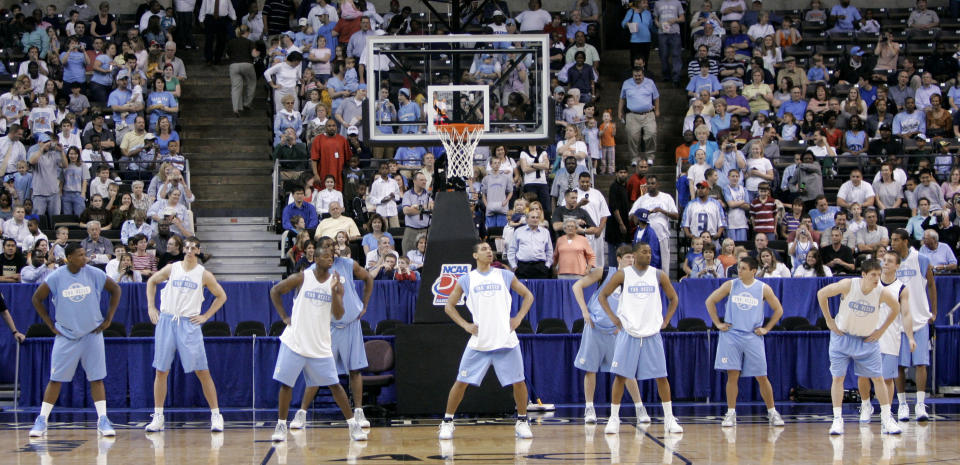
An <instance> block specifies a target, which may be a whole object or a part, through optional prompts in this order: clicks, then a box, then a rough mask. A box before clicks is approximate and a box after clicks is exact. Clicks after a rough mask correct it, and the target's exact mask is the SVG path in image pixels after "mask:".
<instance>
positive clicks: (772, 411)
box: [767, 407, 777, 415]
mask: <svg viewBox="0 0 960 465" xmlns="http://www.w3.org/2000/svg"><path fill="white" fill-rule="evenodd" d="M774 413H777V408H776V407H773V408H768V409H767V415H773V414H774Z"/></svg>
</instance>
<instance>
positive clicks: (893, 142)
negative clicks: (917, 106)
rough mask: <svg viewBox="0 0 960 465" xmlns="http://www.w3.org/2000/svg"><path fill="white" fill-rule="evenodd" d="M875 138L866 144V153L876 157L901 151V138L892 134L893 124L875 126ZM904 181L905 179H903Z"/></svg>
mask: <svg viewBox="0 0 960 465" xmlns="http://www.w3.org/2000/svg"><path fill="white" fill-rule="evenodd" d="M877 134H878V135H879V136H880V137H879V138H877V139H874V140H872V141H870V145H868V146H867V154H868V155H874V156H877V157H886V156H888V155H891V154H900V153H903V139H901V138H900V137H899V136H894V135H893V124H892V122H891V124H887V123H884V124H881V125H880V126H878V127H877ZM903 181H904V182H906V179H905V178H904V180H903Z"/></svg>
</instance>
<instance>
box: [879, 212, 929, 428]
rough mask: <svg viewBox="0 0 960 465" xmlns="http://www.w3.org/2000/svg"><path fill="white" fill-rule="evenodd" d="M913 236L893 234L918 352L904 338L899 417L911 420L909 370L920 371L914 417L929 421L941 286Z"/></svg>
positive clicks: (901, 352) (891, 239)
mask: <svg viewBox="0 0 960 465" xmlns="http://www.w3.org/2000/svg"><path fill="white" fill-rule="evenodd" d="M909 241H910V233H908V232H907V231H906V230H905V229H897V230H894V231H893V232H892V233H891V234H890V248H891V249H893V250H894V251H896V252H897V254H899V255H900V268H898V269H897V279H899V280H900V282H902V283H903V285H904V286H905V287H906V288H907V290H908V291H910V316H911V317H913V339H914V341H915V342H916V349H915V350H912V351H911V350H910V344H909V341H908V340H907V335H906V334H904V335H903V336H900V376H899V377H898V378H897V401H898V403H899V404H900V406H899V407H898V408H897V418H898V419H899V420H900V421H907V420H910V407H908V406H907V391H906V379H905V378H906V371H907V368H908V367H910V366H913V367H915V368H916V370H917V372H916V382H917V404H916V406H915V407H914V410H913V413H914V418H915V419H916V420H917V421H926V420H927V404H926V403H925V402H924V401H925V400H926V396H927V367H928V366H929V365H930V326H929V325H932V324H933V323H934V322H935V321H936V320H937V286H936V283H934V280H933V267H932V266H930V260H928V259H927V257H924V256H923V255H920V253H919V252H917V249H914V248H912V247H910V242H909Z"/></svg>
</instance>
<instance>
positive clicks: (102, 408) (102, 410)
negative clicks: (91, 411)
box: [93, 400, 107, 417]
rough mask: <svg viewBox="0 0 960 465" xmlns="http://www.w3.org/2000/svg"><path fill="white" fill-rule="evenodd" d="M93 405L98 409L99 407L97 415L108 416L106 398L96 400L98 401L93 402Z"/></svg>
mask: <svg viewBox="0 0 960 465" xmlns="http://www.w3.org/2000/svg"><path fill="white" fill-rule="evenodd" d="M93 406H94V407H96V409H97V416H98V417H105V416H107V401H105V400H98V401H96V402H94V403H93Z"/></svg>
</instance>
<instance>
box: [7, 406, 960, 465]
mask: <svg viewBox="0 0 960 465" xmlns="http://www.w3.org/2000/svg"><path fill="white" fill-rule="evenodd" d="M785 419H786V420H787V421H788V423H787V425H786V427H784V428H771V427H769V426H767V425H766V424H765V423H762V422H761V420H762V419H761V418H760V417H741V418H740V424H739V426H737V427H736V428H731V429H729V430H728V431H722V430H721V428H720V427H719V424H718V422H719V419H718V418H716V417H699V418H697V417H689V418H681V421H683V426H684V428H685V430H686V431H685V432H684V434H682V435H670V436H668V437H666V438H664V435H663V427H662V425H661V424H658V423H654V424H652V425H650V426H649V427H647V428H637V427H635V426H632V425H630V424H628V423H626V422H625V423H624V424H623V425H621V432H620V434H619V435H604V433H603V428H604V425H603V424H600V425H584V424H583V423H582V422H580V421H579V420H578V419H564V418H549V419H545V420H543V421H542V422H540V423H534V424H533V428H532V429H533V433H534V439H532V440H525V441H517V440H515V439H514V436H513V426H512V423H511V422H510V421H509V420H506V419H503V420H489V421H479V422H478V421H467V422H463V423H458V426H457V430H456V432H455V439H454V440H453V441H443V442H442V443H441V441H438V440H437V436H436V434H437V428H436V420H412V421H403V420H397V421H394V422H393V423H392V424H391V426H389V427H387V426H381V427H374V428H373V429H372V430H371V431H370V440H369V441H367V442H366V443H360V442H353V443H351V442H349V441H348V439H347V430H346V427H345V425H344V424H343V423H342V422H339V423H337V422H312V423H311V424H310V427H309V428H308V429H307V430H306V431H300V432H296V433H291V435H290V436H289V438H288V440H287V442H286V443H280V444H273V443H271V442H270V435H271V434H272V432H273V423H272V422H270V421H259V420H257V421H228V422H227V430H226V432H224V433H220V434H211V433H210V432H208V431H206V429H205V428H206V427H207V425H206V423H205V422H203V421H198V422H193V423H190V422H187V423H182V422H178V423H176V424H171V422H169V421H168V429H167V430H166V431H164V432H163V433H154V434H151V435H150V437H149V438H148V436H147V435H145V434H144V432H143V430H142V428H143V425H145V424H146V422H145V421H132V422H128V423H118V424H116V425H115V426H116V428H117V437H116V439H115V440H110V441H108V440H103V439H98V438H97V434H96V431H95V429H93V428H94V424H93V422H91V421H86V420H85V421H78V422H74V423H57V422H54V423H52V424H51V428H50V431H49V433H48V435H47V437H46V438H44V439H43V440H33V441H31V440H30V439H29V438H28V437H27V432H28V430H29V428H30V426H31V424H30V423H27V422H23V421H22V420H21V421H20V422H18V423H4V424H0V463H2V464H16V465H20V464H41V465H54V464H56V465H61V464H97V465H107V464H136V465H166V464H169V465H175V464H224V465H240V464H252V465H257V464H278V463H279V464H285V463H289V464H337V463H357V464H364V463H369V464H392V463H400V462H413V463H424V464H436V463H443V464H452V463H462V464H511V463H512V464H530V465H535V464H617V463H620V464H640V463H644V464H647V463H673V464H689V463H697V464H700V463H710V464H829V463H833V464H841V463H842V464H901V465H905V464H915V463H960V447H958V446H957V437H960V422H958V421H950V419H947V418H943V419H939V420H937V421H931V422H928V423H926V424H919V425H918V424H917V423H915V422H909V423H904V424H903V426H904V434H903V435H901V436H899V437H897V436H887V435H880V426H879V424H878V423H877V422H876V420H875V421H874V422H873V423H871V424H870V425H869V426H864V427H862V428H861V427H860V426H859V425H858V424H857V422H856V419H855V417H853V416H848V417H847V424H846V434H845V435H844V436H842V437H836V436H835V437H833V438H831V437H829V436H828V435H827V429H828V428H829V423H827V422H826V421H824V418H819V417H811V416H793V417H792V418H785ZM54 420H56V418H54ZM625 420H626V419H625Z"/></svg>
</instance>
